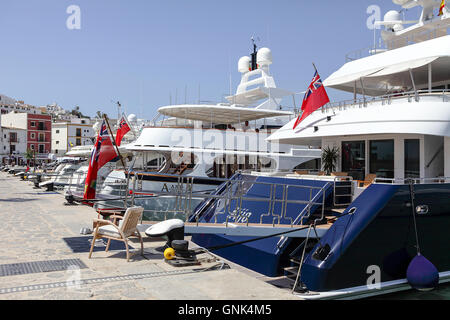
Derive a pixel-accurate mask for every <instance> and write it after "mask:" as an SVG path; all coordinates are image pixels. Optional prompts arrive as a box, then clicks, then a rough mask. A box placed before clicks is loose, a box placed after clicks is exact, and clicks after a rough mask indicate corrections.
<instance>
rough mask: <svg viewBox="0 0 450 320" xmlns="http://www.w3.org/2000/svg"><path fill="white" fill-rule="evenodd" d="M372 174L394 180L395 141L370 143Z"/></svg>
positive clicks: (373, 141) (374, 141)
mask: <svg viewBox="0 0 450 320" xmlns="http://www.w3.org/2000/svg"><path fill="white" fill-rule="evenodd" d="M369 159H370V173H374V174H376V175H377V177H378V178H394V140H372V141H370V157H369Z"/></svg>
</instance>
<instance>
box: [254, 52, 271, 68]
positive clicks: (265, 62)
mask: <svg viewBox="0 0 450 320" xmlns="http://www.w3.org/2000/svg"><path fill="white" fill-rule="evenodd" d="M256 62H257V63H258V64H259V65H260V66H269V65H271V64H272V51H270V49H269V48H261V49H259V50H258V54H257V55H256Z"/></svg>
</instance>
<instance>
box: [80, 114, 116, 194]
mask: <svg viewBox="0 0 450 320" xmlns="http://www.w3.org/2000/svg"><path fill="white" fill-rule="evenodd" d="M118 159H119V155H118V154H117V151H116V148H114V145H113V140H112V139H111V136H110V134H109V131H108V128H107V126H106V121H105V120H103V122H102V126H101V127H100V131H99V132H98V135H97V140H95V145H94V149H93V150H92V154H91V161H90V162H89V169H88V173H87V176H86V182H85V185H84V195H83V199H85V200H88V199H95V190H96V186H97V172H98V170H99V169H100V168H101V167H103V166H104V165H105V164H106V163H108V162H110V161H112V160H118Z"/></svg>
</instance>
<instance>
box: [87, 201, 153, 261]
mask: <svg viewBox="0 0 450 320" xmlns="http://www.w3.org/2000/svg"><path fill="white" fill-rule="evenodd" d="M143 212H144V208H142V207H131V208H128V209H127V211H126V212H125V215H124V216H123V217H121V216H116V215H114V216H111V218H113V221H110V220H103V219H94V224H95V225H96V227H95V231H94V236H93V238H92V244H91V250H90V251H89V259H90V258H91V256H92V252H93V251H94V245H95V240H97V239H100V238H106V239H108V244H107V245H106V250H105V252H108V250H109V246H110V244H111V240H118V241H122V242H124V243H125V248H126V251H127V261H130V251H129V249H128V238H130V237H137V238H139V241H140V242H141V255H143V254H144V243H143V241H142V236H141V234H140V232H139V230H138V229H137V225H138V223H139V220H140V219H141V216H142V213H143ZM117 220H121V221H120V222H119V225H116V222H117Z"/></svg>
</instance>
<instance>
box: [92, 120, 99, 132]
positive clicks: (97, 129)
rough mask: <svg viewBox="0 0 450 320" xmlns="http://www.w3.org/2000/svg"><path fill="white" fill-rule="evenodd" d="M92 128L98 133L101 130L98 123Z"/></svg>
mask: <svg viewBox="0 0 450 320" xmlns="http://www.w3.org/2000/svg"><path fill="white" fill-rule="evenodd" d="M92 128H93V129H94V131H95V132H98V131H99V130H100V122H98V121H97V122H96V123H94V125H93V126H92Z"/></svg>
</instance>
